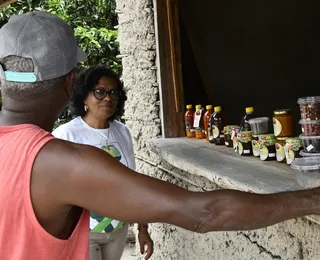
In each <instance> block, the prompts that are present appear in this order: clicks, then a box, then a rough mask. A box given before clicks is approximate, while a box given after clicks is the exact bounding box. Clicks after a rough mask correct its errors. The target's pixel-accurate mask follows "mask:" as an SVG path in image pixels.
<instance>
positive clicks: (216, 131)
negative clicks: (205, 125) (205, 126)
mask: <svg viewBox="0 0 320 260" xmlns="http://www.w3.org/2000/svg"><path fill="white" fill-rule="evenodd" d="M212 135H213V138H218V137H219V135H220V130H219V128H218V127H216V126H215V125H214V126H212Z"/></svg>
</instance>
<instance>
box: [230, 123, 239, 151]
mask: <svg viewBox="0 0 320 260" xmlns="http://www.w3.org/2000/svg"><path fill="white" fill-rule="evenodd" d="M239 130H240V127H239V126H237V127H234V128H233V129H232V131H231V140H232V142H233V149H234V151H235V152H236V153H237V152H238V143H239V141H238V137H237V135H238V133H239Z"/></svg>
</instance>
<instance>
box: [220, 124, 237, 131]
mask: <svg viewBox="0 0 320 260" xmlns="http://www.w3.org/2000/svg"><path fill="white" fill-rule="evenodd" d="M237 127H239V126H237V125H226V126H225V127H224V128H223V129H224V130H232V129H233V128H237Z"/></svg>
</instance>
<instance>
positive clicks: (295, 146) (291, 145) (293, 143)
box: [285, 137, 303, 165]
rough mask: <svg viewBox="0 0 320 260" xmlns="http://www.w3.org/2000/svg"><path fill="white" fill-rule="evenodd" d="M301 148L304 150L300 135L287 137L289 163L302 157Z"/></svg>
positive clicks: (286, 148) (286, 150) (286, 147)
mask: <svg viewBox="0 0 320 260" xmlns="http://www.w3.org/2000/svg"><path fill="white" fill-rule="evenodd" d="M301 150H303V144H302V140H300V139H299V138H298V137H293V138H287V139H286V146H285V152H286V159H287V164H289V165H290V164H291V163H292V162H293V161H294V159H296V158H301V157H302V156H301V155H300V151H301Z"/></svg>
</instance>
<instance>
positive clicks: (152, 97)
mask: <svg viewBox="0 0 320 260" xmlns="http://www.w3.org/2000/svg"><path fill="white" fill-rule="evenodd" d="M117 9H118V10H119V25H120V27H119V41H120V51H121V55H122V57H123V80H124V83H125V88H126V91H127V94H128V101H127V103H126V112H125V120H126V124H127V126H128V127H129V128H130V130H131V133H132V136H133V142H134V147H135V152H136V158H137V170H138V171H139V172H141V173H144V174H148V175H151V176H154V177H157V178H159V179H162V180H166V181H168V182H171V183H174V184H177V185H180V186H181V187H184V188H188V189H190V190H194V191H204V190H215V189H218V187H217V186H216V185H215V184H213V183H211V182H209V181H208V180H206V179H204V178H200V177H197V176H191V175H190V174H188V173H185V172H182V171H180V170H178V169H174V168H173V167H172V166H170V165H168V164H167V163H166V162H163V161H161V158H160V157H159V156H158V155H157V154H155V153H154V152H152V151H151V150H150V148H149V144H148V142H149V141H150V139H152V138H156V137H158V136H160V135H161V125H160V119H159V106H158V105H157V104H158V101H159V90H158V87H157V72H156V70H155V60H156V50H155V30H154V21H153V19H154V16H153V11H152V1H151V0H117ZM177 174H178V175H179V176H182V177H181V178H182V179H187V180H190V181H191V183H192V184H190V183H187V182H186V181H183V180H182V179H181V178H180V177H177ZM150 231H151V236H152V238H153V239H154V242H155V253H154V256H153V257H152V259H154V260H170V259H172V260H198V259H199V260H207V259H208V260H209V259H210V260H212V259H214V260H242V259H243V260H251V259H252V260H253V259H255V260H256V259H257V260H260V259H261V260H270V259H283V260H294V259H297V260H319V259H320V245H318V242H319V239H318V238H319V237H320V226H318V225H315V224H313V223H310V222H308V221H307V220H305V219H298V220H291V221H287V222H285V223H281V224H278V225H275V226H272V227H269V228H265V229H260V230H257V231H251V232H216V233H209V234H194V233H191V232H189V231H185V230H182V229H181V228H177V227H173V226H170V225H166V224H152V225H151V228H150ZM141 259H142V258H141Z"/></svg>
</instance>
